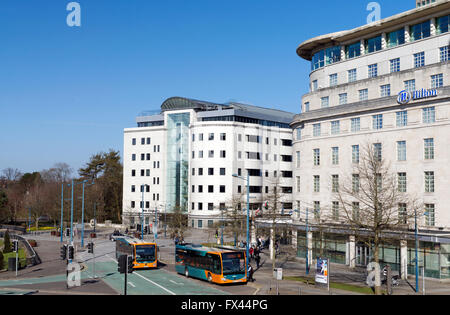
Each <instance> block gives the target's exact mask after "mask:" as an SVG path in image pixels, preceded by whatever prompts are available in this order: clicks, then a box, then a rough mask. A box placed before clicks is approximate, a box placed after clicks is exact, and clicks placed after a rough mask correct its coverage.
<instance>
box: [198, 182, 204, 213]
mask: <svg viewBox="0 0 450 315" xmlns="http://www.w3.org/2000/svg"><path fill="white" fill-rule="evenodd" d="M198 192H199V193H200V194H203V185H198ZM199 210H200V209H199Z"/></svg>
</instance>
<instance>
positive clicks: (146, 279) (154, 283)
mask: <svg viewBox="0 0 450 315" xmlns="http://www.w3.org/2000/svg"><path fill="white" fill-rule="evenodd" d="M106 256H108V257H109V258H110V259H111V260H113V261H115V262H116V263H118V261H117V260H115V259H114V258H112V257H111V256H109V255H106ZM134 274H135V275H136V276H139V277H141V278H142V279H144V280H145V281H148V282H150V283H152V284H153V285H156V286H157V287H159V288H161V289H163V290H164V291H166V292H168V293H170V294H172V295H176V293H174V292H172V291H170V290H168V289H166V288H164V287H163V286H161V285H159V284H157V283H156V282H153V281H152V280H150V279H148V278H146V277H144V276H142V275H140V274H138V273H134Z"/></svg>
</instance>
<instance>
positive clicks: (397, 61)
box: [390, 58, 400, 73]
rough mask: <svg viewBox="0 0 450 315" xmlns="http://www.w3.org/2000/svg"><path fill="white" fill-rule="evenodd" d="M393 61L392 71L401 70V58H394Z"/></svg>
mask: <svg viewBox="0 0 450 315" xmlns="http://www.w3.org/2000/svg"><path fill="white" fill-rule="evenodd" d="M390 63H391V73H394V72H399V71H400V58H396V59H392V60H391V61H390Z"/></svg>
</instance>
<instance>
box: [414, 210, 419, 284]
mask: <svg viewBox="0 0 450 315" xmlns="http://www.w3.org/2000/svg"><path fill="white" fill-rule="evenodd" d="M414 227H415V228H414V230H415V232H414V234H415V243H416V244H415V245H416V248H415V254H416V259H415V262H416V293H419V237H418V234H419V233H418V232H419V231H418V227H417V208H416V209H414Z"/></svg>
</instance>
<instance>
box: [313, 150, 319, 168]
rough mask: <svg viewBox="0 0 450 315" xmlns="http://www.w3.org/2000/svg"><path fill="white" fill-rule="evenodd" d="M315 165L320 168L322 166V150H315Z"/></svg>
mask: <svg viewBox="0 0 450 315" xmlns="http://www.w3.org/2000/svg"><path fill="white" fill-rule="evenodd" d="M313 160H314V165H315V166H319V165H320V149H314V158H313Z"/></svg>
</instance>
